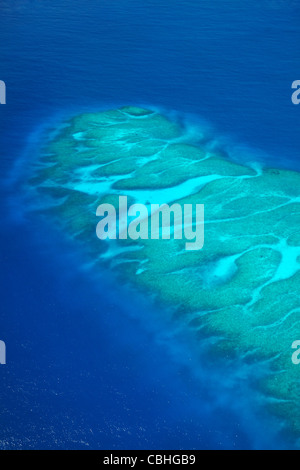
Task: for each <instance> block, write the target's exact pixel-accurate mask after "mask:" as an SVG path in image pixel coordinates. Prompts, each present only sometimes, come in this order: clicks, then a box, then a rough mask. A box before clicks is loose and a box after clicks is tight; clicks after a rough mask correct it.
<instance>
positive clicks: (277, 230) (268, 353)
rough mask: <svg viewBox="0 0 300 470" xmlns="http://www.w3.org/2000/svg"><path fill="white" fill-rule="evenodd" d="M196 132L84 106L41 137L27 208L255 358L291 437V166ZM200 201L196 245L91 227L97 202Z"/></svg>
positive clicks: (296, 411)
mask: <svg viewBox="0 0 300 470" xmlns="http://www.w3.org/2000/svg"><path fill="white" fill-rule="evenodd" d="M213 148H214V147H213V145H212V142H210V141H208V140H207V139H203V140H201V136H199V140H198V141H196V140H195V136H193V138H192V137H191V136H190V135H189V133H188V132H186V131H185V128H184V127H183V126H181V125H180V124H178V123H177V122H173V121H171V120H170V119H168V118H167V117H165V116H163V115H161V114H159V113H157V112H154V111H150V110H146V109H141V108H136V107H124V108H120V109H116V110H111V111H105V112H99V113H85V114H81V115H79V116H75V117H73V118H72V119H70V120H69V121H67V122H65V123H64V125H63V126H61V129H60V130H59V132H57V134H56V136H55V137H54V138H52V140H49V141H48V142H47V143H46V144H44V146H43V148H42V151H41V156H40V159H39V160H38V161H37V162H35V164H34V167H33V170H32V175H31V178H30V180H29V185H30V186H31V188H34V189H35V190H36V194H37V197H36V207H35V210H36V211H39V212H40V213H41V214H43V215H45V216H46V217H48V218H49V216H51V217H52V218H53V220H55V221H56V222H57V224H59V226H60V227H61V228H62V229H63V230H64V231H65V232H66V233H67V234H68V235H69V236H70V237H72V238H74V239H76V240H78V241H79V242H80V243H82V246H83V247H84V250H85V251H86V253H87V254H88V256H89V259H90V261H91V263H93V264H94V265H95V267H97V265H102V266H107V268H108V269H111V270H114V272H115V273H116V274H117V275H118V276H120V278H122V279H126V281H130V282H131V283H132V284H133V285H135V286H136V287H138V288H140V289H142V290H144V291H146V292H151V294H155V295H156V296H157V298H158V299H160V301H162V302H163V303H165V304H167V305H171V306H173V307H174V309H176V310H177V313H178V316H180V318H181V321H182V322H183V323H186V325H187V326H188V327H189V328H193V329H194V330H195V332H196V334H197V335H198V336H199V341H200V340H201V338H203V337H204V336H214V337H215V338H219V340H218V341H217V342H216V344H214V352H215V350H216V349H217V350H218V351H219V352H220V354H222V356H223V357H224V356H229V357H239V358H243V360H244V361H245V362H249V361H250V362H251V363H252V364H257V365H259V364H261V363H262V362H264V364H265V365H267V367H266V370H267V372H266V374H265V376H264V377H263V378H260V381H259V383H258V384H257V386H258V387H259V389H260V390H261V392H262V393H263V395H264V397H265V406H266V407H268V408H269V409H270V410H271V411H272V413H274V414H276V415H277V416H279V417H281V419H282V421H283V422H284V423H285V426H286V429H288V430H292V432H293V434H294V435H295V436H296V439H299V438H300V405H299V400H298V391H299V385H300V382H299V376H300V366H299V369H298V367H297V366H295V365H294V364H293V363H292V361H291V357H292V350H291V345H292V343H293V341H295V340H297V339H299V337H300V331H299V318H300V295H299V294H300V288H299V286H300V197H299V188H300V174H299V173H297V172H295V171H288V170H281V169H257V168H256V169H255V166H253V168H250V167H248V166H246V165H243V164H238V163H237V162H234V161H232V160H230V159H229V158H228V157H227V156H226V152H224V151H221V150H220V149H219V150H213ZM119 195H126V196H128V202H129V203H134V202H138V203H143V204H150V203H151V204H152V203H159V204H162V203H168V204H170V203H174V202H178V203H180V204H185V203H187V204H204V205H205V244H204V248H203V249H202V250H200V251H192V252H191V251H186V250H185V248H184V244H185V241H184V240H174V239H171V240H138V241H134V242H133V241H132V240H114V241H109V240H108V241H100V240H98V239H97V237H96V224H97V221H98V220H97V218H96V209H97V207H98V205H99V204H103V203H105V202H107V203H110V204H113V205H115V206H116V207H117V206H118V198H119Z"/></svg>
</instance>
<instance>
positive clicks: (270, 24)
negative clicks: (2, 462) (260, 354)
mask: <svg viewBox="0 0 300 470" xmlns="http://www.w3.org/2000/svg"><path fill="white" fill-rule="evenodd" d="M299 13H300V5H299V3H298V2H296V1H292V0H290V1H281V0H260V1H257V0H253V1H252V2H246V1H245V0H228V1H226V2H225V1H224V0H214V1H213V2H212V1H210V0H202V1H199V0H197V1H196V0H185V1H184V2H183V1H178V0H173V1H172V2H171V1H167V0H145V1H143V2H140V1H137V0H130V1H128V0H126V1H125V0H117V1H114V2H112V1H109V0H101V1H98V0H73V1H72V2H67V1H58V0H45V1H43V2H41V1H38V0H14V1H13V0H1V2H0V80H4V81H5V82H6V86H7V104H6V105H5V106H1V107H0V126H1V127H0V129H1V130H0V132H1V135H0V139H1V146H0V157H1V159H0V168H1V172H0V181H1V199H0V206H1V231H0V237H1V241H0V246H1V282H0V289H1V307H0V339H1V340H4V341H5V342H6V346H7V365H6V366H0V404H1V405H0V448H9V449H10V448H18V449H19V448H21V449H29V448H35V449H40V448H44V449H45V448H50V449H56V448H59V449H64V448H68V449H81V448H84V449H86V448H93V449H99V448H103V449H167V448H168V449H245V448H249V449H253V448H286V447H289V446H290V445H291V444H290V443H289V442H288V440H287V439H286V440H284V439H283V438H282V437H280V436H279V435H278V432H277V428H278V429H279V427H280V423H277V422H275V421H273V419H272V418H271V417H269V416H267V414H264V412H263V411H262V410H261V409H260V408H259V407H257V402H258V401H259V400H258V398H257V397H256V394H255V392H254V391H251V393H252V395H251V393H250V394H249V390H248V388H247V384H244V381H243V380H242V379H243V377H244V372H243V369H242V366H241V365H238V364H237V366H236V368H235V369H234V370H233V371H230V370H228V369H226V368H225V367H224V363H223V362H222V360H219V361H216V364H215V367H214V368H213V369H212V368H211V367H210V368H208V367H207V366H206V364H205V361H204V359H203V358H201V354H200V352H199V348H197V345H196V344H195V339H194V338H193V336H192V335H191V334H190V333H189V332H185V331H181V328H180V326H179V325H178V324H176V322H174V323H172V322H169V321H167V320H165V319H164V318H165V316H164V315H163V314H160V313H161V312H159V309H158V308H157V305H155V304H154V302H152V300H151V299H150V298H149V299H147V298H144V297H142V296H140V295H137V294H136V293H135V292H134V291H132V290H130V288H129V287H128V286H123V285H118V284H116V282H115V280H114V279H113V277H112V276H111V277H110V275H109V273H107V272H101V271H99V272H98V273H97V274H96V273H92V272H91V271H90V270H89V269H88V268H87V266H86V265H85V260H84V259H83V258H82V254H81V253H80V252H78V251H77V250H76V248H75V247H74V246H72V245H71V244H70V243H69V242H68V241H67V240H66V239H64V237H63V234H61V233H58V232H57V231H56V230H55V229H54V228H51V227H50V226H46V225H44V226H43V225H41V223H40V221H38V220H37V221H36V223H34V222H33V221H31V222H30V224H28V223H26V219H24V217H23V214H24V207H23V206H22V204H24V199H23V198H22V176H23V174H24V170H26V162H27V160H28V163H29V161H31V159H32V158H33V157H34V148H35V145H37V144H38V141H39V136H40V132H41V130H42V129H44V128H47V127H51V126H53V125H55V123H56V122H58V121H59V120H60V119H61V117H62V116H65V115H70V114H72V113H78V112H81V111H87V110H95V109H96V110H97V109H99V110H102V109H110V108H114V107H116V106H119V105H128V104H130V105H141V106H148V107H151V106H155V107H156V108H158V109H161V110H162V111H164V110H165V111H167V112H168V113H172V112H173V111H174V112H176V113H180V114H181V115H182V116H185V117H186V121H187V122H188V123H189V125H191V126H192V125H193V123H194V124H195V125H197V126H198V125H203V126H205V127H206V129H210V132H211V133H213V134H214V135H215V138H216V139H217V140H218V139H219V140H220V141H222V143H223V144H224V145H225V146H226V145H228V146H230V148H231V149H235V158H236V159H240V161H241V162H242V161H259V162H261V164H263V165H266V166H268V165H272V166H276V167H282V168H293V169H297V170H300V158H299V156H300V140H299V125H300V107H297V106H294V105H293V104H292V102H291V94H292V90H291V84H292V82H293V81H294V80H296V79H299V78H300V77H299V65H300V63H299V57H300V28H299V18H300V15H299ZM233 375H237V376H240V377H241V378H242V379H241V383H242V384H243V385H241V387H240V389H239V390H236V388H235V387H234V385H233V379H232V377H233Z"/></svg>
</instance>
